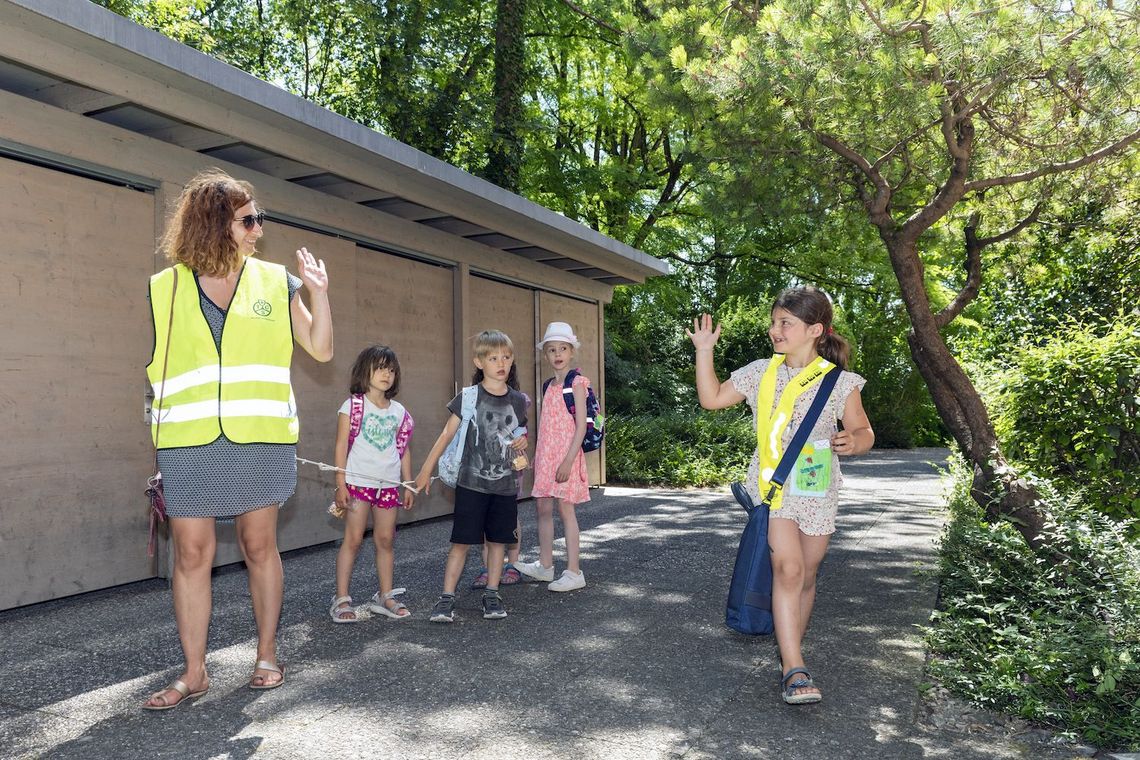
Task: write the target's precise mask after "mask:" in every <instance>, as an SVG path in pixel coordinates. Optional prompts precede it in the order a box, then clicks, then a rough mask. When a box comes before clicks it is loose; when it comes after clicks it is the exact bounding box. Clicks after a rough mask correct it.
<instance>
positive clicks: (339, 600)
mask: <svg viewBox="0 0 1140 760" xmlns="http://www.w3.org/2000/svg"><path fill="white" fill-rule="evenodd" d="M346 604H347V605H348V606H347V607H345V606H343V605H346ZM346 612H351V613H352V617H350V618H343V617H341V615H343V614H344V613H346ZM329 617H331V618H332V621H333V622H334V623H359V622H360V615H359V614H358V613H357V611H356V608H355V607H353V606H352V597H351V596H347V595H346V596H334V597H333V600H332V606H331V607H329Z"/></svg>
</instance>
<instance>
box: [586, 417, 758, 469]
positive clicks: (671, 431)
mask: <svg viewBox="0 0 1140 760" xmlns="http://www.w3.org/2000/svg"><path fill="white" fill-rule="evenodd" d="M755 448H756V431H755V429H754V428H753V427H752V419H751V415H750V414H746V413H745V414H742V413H741V410H740V408H736V409H730V410H723V411H719V412H711V413H710V412H705V413H700V414H698V413H695V412H693V411H689V410H674V411H673V412H672V413H669V414H663V415H660V416H654V415H647V414H643V415H637V416H634V417H615V416H612V415H611V416H610V418H609V419H608V420H607V421H606V471H607V475H608V477H609V480H610V481H612V482H617V483H631V484H639V485H642V484H643V485H668V486H698V487H702V486H715V485H722V484H724V483H728V482H730V481H733V480H740V479H741V478H743V477H744V476H745V473H746V472H747V470H748V461H749V459H750V458H751V456H752V452H753V450H754V449H755Z"/></svg>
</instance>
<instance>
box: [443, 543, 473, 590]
mask: <svg viewBox="0 0 1140 760" xmlns="http://www.w3.org/2000/svg"><path fill="white" fill-rule="evenodd" d="M469 548H470V545H469V544H452V545H451V549H449V550H448V552H447V564H446V565H445V566H444V569H443V593H445V594H454V593H455V587H456V586H458V585H459V576H461V575H463V566H464V565H466V564H467V550H468V549H469Z"/></svg>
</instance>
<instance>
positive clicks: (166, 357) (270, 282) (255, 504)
mask: <svg viewBox="0 0 1140 760" xmlns="http://www.w3.org/2000/svg"><path fill="white" fill-rule="evenodd" d="M264 223H265V214H264V213H263V212H262V211H261V210H260V209H259V208H258V206H257V205H256V203H255V202H254V199H253V188H252V187H250V186H249V184H247V183H245V182H239V181H238V180H235V179H234V178H233V177H230V176H229V175H227V174H225V173H224V172H222V171H220V170H218V169H213V170H209V171H205V172H202V173H200V174H198V175H197V176H195V177H194V178H193V179H191V180H190V181H189V183H187V185H186V187H185V188H184V189H183V191H182V195H181V196H180V197H179V199H178V205H177V207H176V209H175V211H174V215H173V217H172V218H171V220H170V225H169V227H168V228H167V231H166V235H165V237H164V238H163V241H162V251H163V252H164V253H165V254H166V256H167V258H168V259H169V260H170V261H171V264H172V266H170V267H168V268H167V269H164V270H162V271H161V272H159V273H158V274H156V275H154V276H153V277H151V279H150V293H149V297H150V305H151V318H152V320H153V325H154V353H153V355H152V357H151V361H150V364H149V365H147V377H148V378H149V379H150V384H151V387H152V388H154V394H155V400H154V405H153V410H152V414H151V439H152V440H153V441H154V444H155V448H156V449H157V452H158V453H157V457H156V459H157V464H158V468H159V470H160V471H161V472H162V476H163V483H164V487H165V497H166V512H167V516H168V517H170V536H171V540H172V541H173V544H174V574H173V578H172V582H171V586H172V589H173V592H174V617H175V620H176V621H177V624H178V637H179V639H180V640H181V643H182V653H183V655H184V656H185V658H186V666H185V669H184V670H183V671H182V674H181V675H180V676H179V677H178V679H177V680H175V681H174V682H173V683H171V684H170V685H169V686H167V687H166V688H165V689H162V690H161V691H158V692H155V693H154V694H153V695H152V696H151V697H150V699H148V700H147V702H146V704H144V705H143V707H144V708H145V709H147V710H169V709H171V708H174V707H177V706H178V705H180V704H182V702H183V701H184V700H186V699H188V698H190V697H197V696H201V695H202V694H205V693H206V690H207V689H208V688H209V686H210V681H209V676H208V675H207V673H206V634H207V632H208V631H209V628H210V608H211V590H210V568H211V566H212V565H213V561H214V551H215V548H216V546H217V539H216V536H215V534H214V525H215V522H216V521H217V520H225V521H233V522H235V523H236V528H237V542H238V547H239V548H240V549H241V553H242V557H243V559H245V564H246V567H247V568H248V571H249V591H250V597H251V599H252V601H253V616H254V618H255V620H256V621H257V657H256V660H255V662H254V665H253V673H252V676H251V678H250V681H249V687H250V688H251V689H272V688H275V687H277V686H280V685H281V684H282V683H284V681H285V674H284V669H283V668H282V667H281V666H280V665H279V664H278V662H277V621H278V618H279V617H280V615H281V599H282V593H283V585H284V580H283V574H282V568H281V555H280V554H278V552H277V509H278V507H279V506H281V504H282V502H284V501H285V500H286V499H287V498H289V497H290V496H292V495H293V490H294V489H295V488H296V485H297V463H296V443H297V435H298V429H299V428H298V420H297V402H296V400H295V399H294V397H293V388H292V384H291V382H290V365H291V363H292V356H293V342H294V341H296V342H297V343H299V344H301V347H302V348H304V349H305V351H306V352H307V353H308V354H309V355H310V356H312V357H313V358H314V359H316V360H317V361H321V362H325V361H328V360H329V359H331V358H332V354H333V334H332V316H331V314H330V312H329V300H328V287H329V280H328V276H327V275H326V274H325V265H324V262H322V261H318V260H317V259H315V258H314V257H313V255H312V254H311V253H309V252H308V251H307V250H305V249H304V248H302V249H300V250H299V251H297V269H298V271H299V272H300V274H301V276H300V278H297V277H294V276H293V275H291V274H290V273H289V272H287V271H286V270H285V267H283V266H281V265H279V264H270V263H268V262H264V261H261V260H259V259H256V258H254V257H253V256H254V253H255V252H256V251H255V247H256V245H257V241H258V240H259V239H260V238H261V234H262V225H263V224H264ZM302 283H303V284H304V286H305V289H306V290H307V291H308V295H309V303H310V304H312V311H309V309H308V307H306V306H305V303H304V302H303V301H302V300H301V296H300V294H299V293H298V292H297V291H298V290H299V289H300V287H301V285H302Z"/></svg>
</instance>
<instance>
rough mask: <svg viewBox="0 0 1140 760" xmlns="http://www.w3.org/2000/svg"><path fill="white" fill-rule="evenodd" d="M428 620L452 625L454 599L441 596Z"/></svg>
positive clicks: (453, 620)
mask: <svg viewBox="0 0 1140 760" xmlns="http://www.w3.org/2000/svg"><path fill="white" fill-rule="evenodd" d="M503 614H506V613H503ZM428 619H429V620H431V622H433V623H454V622H455V597H454V596H441V597H440V598H439V601H438V602H436V603H435V606H434V607H432V608H431V617H430V618H428Z"/></svg>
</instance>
